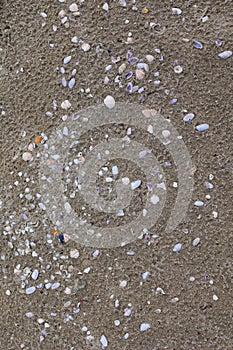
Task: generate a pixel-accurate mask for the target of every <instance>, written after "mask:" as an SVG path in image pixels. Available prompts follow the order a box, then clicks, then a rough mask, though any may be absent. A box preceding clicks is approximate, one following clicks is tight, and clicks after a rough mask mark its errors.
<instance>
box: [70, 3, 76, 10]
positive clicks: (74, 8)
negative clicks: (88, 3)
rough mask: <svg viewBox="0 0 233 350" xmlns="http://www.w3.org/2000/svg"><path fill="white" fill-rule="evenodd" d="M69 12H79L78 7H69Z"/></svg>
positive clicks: (74, 5)
mask: <svg viewBox="0 0 233 350" xmlns="http://www.w3.org/2000/svg"><path fill="white" fill-rule="evenodd" d="M69 10H70V11H71V12H77V11H78V5H77V4H75V3H73V4H71V5H70V6H69Z"/></svg>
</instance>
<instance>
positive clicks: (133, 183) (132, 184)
mask: <svg viewBox="0 0 233 350" xmlns="http://www.w3.org/2000/svg"><path fill="white" fill-rule="evenodd" d="M141 183H142V181H141V180H137V181H134V182H131V190H135V189H136V188H138V187H139V186H140V185H141Z"/></svg>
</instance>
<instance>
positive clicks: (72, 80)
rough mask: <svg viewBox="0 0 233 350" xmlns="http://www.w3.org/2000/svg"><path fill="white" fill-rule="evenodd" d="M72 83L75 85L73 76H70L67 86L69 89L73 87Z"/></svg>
mask: <svg viewBox="0 0 233 350" xmlns="http://www.w3.org/2000/svg"><path fill="white" fill-rule="evenodd" d="M74 85H75V78H71V79H70V81H69V84H68V86H69V88H70V89H72V88H73V87H74Z"/></svg>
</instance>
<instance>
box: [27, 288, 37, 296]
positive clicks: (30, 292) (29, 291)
mask: <svg viewBox="0 0 233 350" xmlns="http://www.w3.org/2000/svg"><path fill="white" fill-rule="evenodd" d="M35 290H36V287H34V286H33V287H29V288H26V291H25V292H26V294H27V295H29V294H32V293H34V292H35Z"/></svg>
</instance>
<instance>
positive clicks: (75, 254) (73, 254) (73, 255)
mask: <svg viewBox="0 0 233 350" xmlns="http://www.w3.org/2000/svg"><path fill="white" fill-rule="evenodd" d="M70 257H71V258H73V259H77V258H78V257H79V251H78V250H77V249H73V250H71V251H70Z"/></svg>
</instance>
